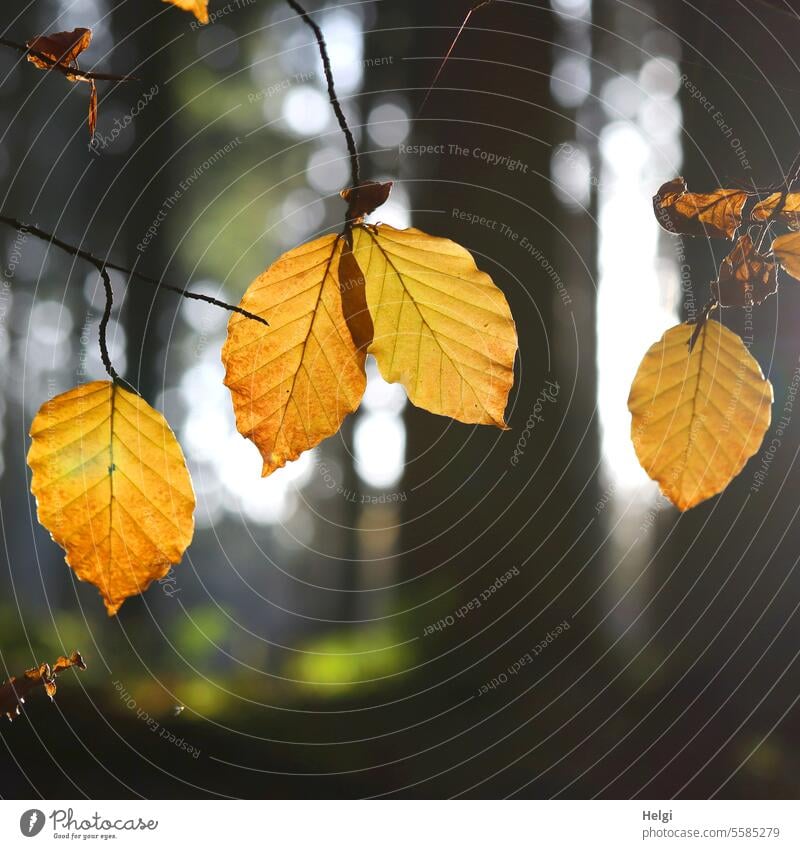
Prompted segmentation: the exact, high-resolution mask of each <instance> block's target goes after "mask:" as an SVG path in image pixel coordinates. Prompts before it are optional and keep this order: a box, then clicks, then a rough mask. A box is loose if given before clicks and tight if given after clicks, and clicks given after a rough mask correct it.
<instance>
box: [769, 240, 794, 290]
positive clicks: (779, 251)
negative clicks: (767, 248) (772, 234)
mask: <svg viewBox="0 0 800 849" xmlns="http://www.w3.org/2000/svg"><path fill="white" fill-rule="evenodd" d="M772 255H773V256H774V257H775V259H777V260H778V262H779V263H780V265H781V268H783V270H784V271H785V272H786V273H787V274H791V275H792V277H794V278H795V280H800V233H785V234H784V235H783V236H778V238H777V239H775V241H774V242H773V243H772Z"/></svg>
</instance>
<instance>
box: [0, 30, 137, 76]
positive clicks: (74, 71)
mask: <svg viewBox="0 0 800 849" xmlns="http://www.w3.org/2000/svg"><path fill="white" fill-rule="evenodd" d="M0 45H2V46H3V47H10V48H12V49H13V50H18V51H19V52H20V53H22V54H24V55H26V56H35V57H36V58H37V59H41V61H42V62H46V63H47V64H48V65H49V66H50V67H49V69H48V70H50V71H58V72H59V73H61V74H64V76H65V77H67V76H69V77H77V78H78V79H80V80H86V81H87V82H88V81H89V80H106V81H109V82H117V83H126V82H133V81H136V80H138V79H139V78H138V77H132V76H129V75H127V74H122V75H120V74H97V73H94V72H92V71H81V70H79V69H78V68H70V66H69V65H65V64H63V63H62V62H59V61H58V60H57V59H53V57H52V56H48V55H47V54H46V53H40V52H39V51H38V50H31V49H30V47H27V46H26V45H24V44H19V43H18V42H16V41H11V39H9V38H0Z"/></svg>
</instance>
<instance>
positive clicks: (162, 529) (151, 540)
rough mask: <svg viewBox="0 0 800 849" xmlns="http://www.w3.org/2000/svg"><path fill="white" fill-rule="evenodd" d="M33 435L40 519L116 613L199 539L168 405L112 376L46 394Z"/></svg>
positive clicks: (32, 463) (34, 485)
mask: <svg viewBox="0 0 800 849" xmlns="http://www.w3.org/2000/svg"><path fill="white" fill-rule="evenodd" d="M30 435H31V438H32V443H31V447H30V451H29V452H28V465H29V466H30V467H31V471H32V472H33V475H32V478H31V492H32V493H33V494H34V495H35V496H36V502H37V508H38V514H39V521H40V522H41V523H42V524H43V525H44V526H45V527H46V528H47V530H49V531H50V534H51V535H52V537H53V539H54V540H55V541H56V542H57V543H58V544H59V545H60V546H61V547H62V548H63V549H64V550H65V551H66V560H67V563H68V564H69V565H70V566H71V567H72V569H73V570H74V571H75V574H76V575H77V576H78V578H80V580H82V581H89V582H90V583H92V584H94V585H95V586H96V587H97V588H98V589H99V590H100V593H101V595H102V596H103V600H104V602H105V605H106V609H107V610H108V613H109V616H111V615H113V614H114V613H116V612H117V610H118V609H119V607H120V605H121V604H122V603H123V602H124V601H125V599H126V598H128V597H129V596H132V595H137V594H139V593H142V592H144V591H145V590H146V589H147V587H148V586H149V585H150V583H151V582H152V581H154V580H156V579H157V578H163V577H164V575H166V574H167V572H168V571H169V569H170V567H171V566H172V565H173V564H175V563H178V562H179V561H180V559H181V557H182V556H183V552H184V551H185V550H186V548H187V546H188V545H189V543H190V542H191V539H192V534H193V532H194V516H193V514H194V506H195V499H194V492H193V490H192V483H191V480H190V478H189V471H188V469H187V468H186V462H185V460H184V458H183V453H182V451H181V448H180V446H179V445H178V442H177V440H176V439H175V435H174V434H173V433H172V431H171V430H170V427H169V425H168V424H167V422H166V421H165V420H164V417H163V416H162V415H161V414H160V413H158V412H156V411H155V410H154V409H153V408H152V407H150V406H149V405H148V404H147V403H145V402H144V401H143V400H142V399H141V398H139V396H138V395H135V394H134V393H132V392H129V391H127V390H126V389H123V388H122V387H121V386H118V385H116V384H114V383H111V382H109V381H96V382H94V383H88V384H85V385H83V386H79V387H76V388H74V389H71V390H69V391H68V392H65V393H64V394H62V395H58V396H56V397H55V398H53V399H52V400H51V401H47V402H46V403H45V404H43V405H42V407H41V408H40V410H39V412H38V413H37V414H36V417H35V418H34V420H33V423H32V424H31V431H30Z"/></svg>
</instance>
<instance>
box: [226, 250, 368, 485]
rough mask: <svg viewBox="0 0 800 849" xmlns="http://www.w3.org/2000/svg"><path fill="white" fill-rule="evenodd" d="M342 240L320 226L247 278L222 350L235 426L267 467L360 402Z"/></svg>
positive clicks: (360, 365)
mask: <svg viewBox="0 0 800 849" xmlns="http://www.w3.org/2000/svg"><path fill="white" fill-rule="evenodd" d="M344 246H345V241H344V239H343V238H342V237H339V236H323V237H322V238H319V239H316V240H315V241H313V242H309V243H308V244H305V245H301V246H300V247H298V248H294V249H293V250H291V251H289V252H288V253H285V254H283V256H281V257H280V258H279V259H278V260H277V261H276V262H275V263H273V265H271V266H270V267H269V268H268V269H267V270H266V271H265V272H264V273H263V274H261V275H259V276H258V277H257V278H256V279H255V280H254V281H253V282H252V283H251V284H250V286H249V287H248V289H247V291H246V292H245V294H244V297H243V298H242V300H241V303H240V306H241V307H242V309H245V310H247V311H248V312H251V313H255V314H256V315H259V316H264V317H265V318H267V319H268V320H269V325H270V326H269V327H265V326H264V325H262V324H260V323H258V322H256V321H252V320H249V319H247V318H246V317H244V316H241V315H238V314H234V315H232V316H231V319H230V321H229V322H228V338H227V340H226V341H225V346H224V347H223V350H222V362H223V364H224V365H225V385H226V386H227V387H228V388H229V389H230V391H231V396H232V398H233V408H234V412H235V414H236V426H237V428H238V430H239V433H241V434H242V435H243V436H245V437H247V438H248V439H251V440H252V441H253V442H254V443H255V444H256V446H257V447H258V449H259V451H260V452H261V456H262V458H263V460H264V466H263V471H262V473H263V474H264V475H268V474H270V473H271V472H273V471H275V469H277V468H280V467H281V466H283V465H285V464H286V463H287V462H288V461H289V460H294V459H296V458H297V457H299V456H300V454H301V453H302V452H303V451H306V450H308V449H309V448H313V447H314V446H315V445H318V444H319V443H320V442H321V441H322V440H323V439H325V438H326V437H328V436H332V435H333V434H334V433H336V432H337V431H338V430H339V428H340V426H341V424H342V421H343V420H344V418H345V416H347V415H348V413H351V412H353V411H354V410H355V409H357V408H358V405H359V404H360V403H361V397H362V395H363V394H364V388H365V387H366V372H365V369H364V363H365V360H366V352H365V350H364V348H363V346H362V347H361V348H360V349H359V347H358V346H357V345H356V343H355V342H354V341H353V337H352V335H351V332H350V330H349V328H348V324H347V319H346V317H345V314H344V307H343V302H342V294H341V292H340V288H339V285H340V284H339V263H340V261H341V255H342V250H343V247H344Z"/></svg>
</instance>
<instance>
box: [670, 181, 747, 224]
mask: <svg viewBox="0 0 800 849" xmlns="http://www.w3.org/2000/svg"><path fill="white" fill-rule="evenodd" d="M747 197H748V195H747V192H745V191H741V190H740V189H716V190H715V191H713V192H711V193H710V194H704V195H703V194H694V193H692V192H688V191H686V181H685V180H684V179H683V177H676V179H674V180H671V181H670V182H669V183H664V185H663V186H662V187H661V188H660V189H659V190H658V194H656V195H655V197H654V198H653V211H654V212H655V214H656V218H657V219H658V223H659V224H660V225H661V226H662V227H663V228H664V229H665V230H668V231H669V232H670V233H679V234H681V235H683V236H716V237H721V238H725V239H730V238H731V237H732V236H733V234H734V233H735V231H736V229H737V228H738V227H739V225H740V224H741V223H742V208H743V207H744V204H745V201H746V200H747Z"/></svg>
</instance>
